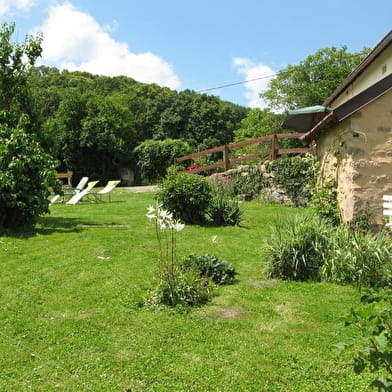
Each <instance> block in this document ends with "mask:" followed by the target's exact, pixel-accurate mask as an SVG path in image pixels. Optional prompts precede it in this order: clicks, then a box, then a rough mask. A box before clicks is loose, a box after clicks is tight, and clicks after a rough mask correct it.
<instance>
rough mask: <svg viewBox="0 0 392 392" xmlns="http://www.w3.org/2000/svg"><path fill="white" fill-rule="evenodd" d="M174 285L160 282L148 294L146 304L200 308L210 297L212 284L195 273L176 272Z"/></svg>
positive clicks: (192, 271)
mask: <svg viewBox="0 0 392 392" xmlns="http://www.w3.org/2000/svg"><path fill="white" fill-rule="evenodd" d="M173 283H174V285H170V284H169V282H167V281H165V280H161V281H160V282H159V284H158V285H157V287H156V288H155V289H154V290H153V291H152V292H151V293H150V296H149V298H148V301H147V303H148V304H151V305H167V306H178V305H186V306H200V305H203V304H205V303H206V302H208V301H209V300H210V299H211V297H212V291H213V284H212V282H211V280H210V279H208V278H205V277H201V276H200V275H199V274H198V273H197V272H196V271H194V270H189V271H176V273H175V280H174V282H173Z"/></svg>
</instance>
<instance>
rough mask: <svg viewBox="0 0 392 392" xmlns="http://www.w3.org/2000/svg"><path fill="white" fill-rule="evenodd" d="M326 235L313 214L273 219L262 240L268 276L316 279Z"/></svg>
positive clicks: (318, 275) (325, 231)
mask: <svg viewBox="0 0 392 392" xmlns="http://www.w3.org/2000/svg"><path fill="white" fill-rule="evenodd" d="M329 234H330V233H329V230H328V228H327V227H326V225H325V223H324V222H323V221H322V220H321V219H319V218H318V217H317V216H295V217H294V218H293V217H289V218H287V219H285V220H281V221H278V222H276V223H275V224H274V225H273V227H272V232H271V235H270V236H269V237H268V239H267V241H266V243H265V249H266V252H267V261H268V274H269V276H270V277H273V278H279V279H290V280H320V278H321V274H320V271H321V267H322V265H323V250H324V249H325V247H326V244H327V241H328V235H329Z"/></svg>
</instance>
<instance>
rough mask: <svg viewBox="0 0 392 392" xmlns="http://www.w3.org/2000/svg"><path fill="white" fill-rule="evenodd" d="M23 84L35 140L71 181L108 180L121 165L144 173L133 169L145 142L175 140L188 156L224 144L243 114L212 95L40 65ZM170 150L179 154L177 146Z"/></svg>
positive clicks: (245, 109) (137, 170)
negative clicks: (27, 89) (29, 98)
mask: <svg viewBox="0 0 392 392" xmlns="http://www.w3.org/2000/svg"><path fill="white" fill-rule="evenodd" d="M29 82H30V87H31V91H32V95H33V102H34V106H35V117H36V121H37V126H36V132H37V134H38V137H39V140H40V141H41V144H42V145H43V146H44V148H45V149H46V151H48V152H50V153H51V154H52V155H53V156H54V157H56V158H57V159H58V160H59V161H60V162H61V166H60V168H59V169H60V170H65V169H69V170H73V171H74V172H75V174H76V177H78V176H82V175H85V174H88V175H89V176H90V177H96V178H99V179H109V178H114V177H117V172H118V169H119V168H122V167H127V168H132V169H133V170H135V171H136V172H137V173H139V175H142V174H143V173H146V172H149V170H144V171H143V172H142V171H141V170H140V168H139V167H138V159H139V156H138V152H139V155H140V154H141V153H142V151H141V150H140V148H139V149H136V150H135V148H136V147H137V146H139V145H140V144H142V143H145V142H146V141H157V142H158V141H163V140H166V139H172V140H178V139H181V141H182V142H184V143H186V144H187V145H188V146H189V147H190V149H191V150H192V151H197V150H202V149H206V148H210V147H215V146H219V145H222V144H225V143H229V142H231V141H232V140H233V138H234V131H235V130H236V129H237V128H239V127H240V123H241V120H242V119H243V118H244V117H246V115H247V113H248V112H249V109H247V108H245V107H243V106H239V105H236V104H233V103H230V102H226V101H222V100H221V99H219V98H218V97H215V96H209V95H202V94H197V93H195V92H193V91H189V90H185V91H181V92H176V91H173V90H170V89H168V88H165V87H159V86H158V85H156V84H144V83H139V82H137V81H135V80H133V79H131V78H129V77H125V76H118V77H107V76H97V75H92V74H89V73H86V72H69V71H66V70H64V71H62V72H60V71H59V70H58V69H56V68H49V67H45V66H41V67H36V68H34V69H33V71H32V72H31V74H30V78H29ZM158 144H159V143H158ZM171 145H173V144H171ZM149 146H150V147H151V143H150V144H149ZM166 147H167V146H166ZM166 149H167V148H166ZM175 152H176V153H179V152H180V153H181V152H182V150H178V144H176V146H175ZM185 152H189V148H186V149H185ZM144 169H146V168H144ZM161 175H162V173H159V176H161ZM149 178H150V179H152V178H151V173H150V175H149Z"/></svg>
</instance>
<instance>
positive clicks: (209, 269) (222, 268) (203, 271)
mask: <svg viewBox="0 0 392 392" xmlns="http://www.w3.org/2000/svg"><path fill="white" fill-rule="evenodd" d="M181 268H182V270H183V271H191V270H194V271H197V272H198V273H199V274H200V276H203V277H206V278H211V279H212V281H213V282H214V283H215V284H218V285H226V284H232V283H233V282H234V278H235V275H236V271H235V269H234V267H233V266H232V264H230V263H229V262H227V261H225V260H219V259H218V258H217V257H216V256H215V255H210V254H205V255H203V256H197V255H190V256H188V257H187V258H185V259H184V260H183V262H182V263H181Z"/></svg>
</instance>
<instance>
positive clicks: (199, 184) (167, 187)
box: [157, 170, 212, 224]
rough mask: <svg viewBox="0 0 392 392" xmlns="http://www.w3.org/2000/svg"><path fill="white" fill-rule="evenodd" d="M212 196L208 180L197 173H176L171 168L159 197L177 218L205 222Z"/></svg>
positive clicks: (189, 221)
mask: <svg viewBox="0 0 392 392" xmlns="http://www.w3.org/2000/svg"><path fill="white" fill-rule="evenodd" d="M211 198H212V188H211V186H210V184H209V183H208V181H207V180H206V179H205V178H203V177H201V176H198V175H195V174H187V173H176V171H175V170H170V171H169V173H168V176H167V177H166V179H165V180H164V181H163V182H162V187H161V190H160V191H159V192H158V193H157V199H158V201H159V202H160V203H162V205H163V207H164V208H166V209H168V210H169V211H170V212H172V213H173V215H174V216H175V217H176V218H177V219H181V220H182V221H184V222H185V223H192V224H200V223H205V221H206V213H207V210H208V207H209V205H210V201H211Z"/></svg>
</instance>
